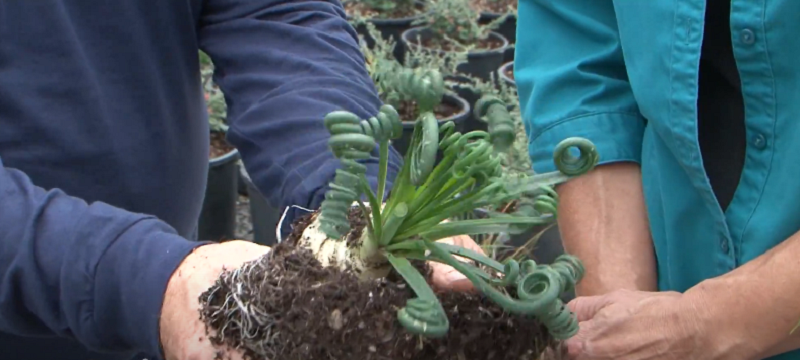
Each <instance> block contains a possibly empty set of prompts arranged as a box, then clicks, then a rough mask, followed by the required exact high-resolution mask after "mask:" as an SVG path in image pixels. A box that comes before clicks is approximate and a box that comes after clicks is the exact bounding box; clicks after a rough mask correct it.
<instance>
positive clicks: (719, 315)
mask: <svg viewBox="0 0 800 360" xmlns="http://www.w3.org/2000/svg"><path fill="white" fill-rule="evenodd" d="M731 289H736V287H735V286H733V284H730V283H728V281H727V279H724V278H714V279H710V280H706V281H703V282H701V283H699V284H698V285H696V286H694V287H692V288H691V289H689V290H687V291H686V292H685V293H684V295H683V296H682V299H681V300H682V303H683V306H684V309H685V311H687V312H688V313H689V314H690V316H685V317H683V318H684V319H686V321H687V323H686V324H683V325H685V326H692V327H694V328H695V329H696V333H697V334H698V341H699V344H698V346H702V347H704V348H706V349H708V350H707V352H706V354H707V358H708V359H725V360H728V359H730V360H737V359H740V360H755V359H760V358H761V357H760V356H759V354H761V353H762V352H763V349H762V348H763V347H764V346H760V345H759V344H758V343H757V342H754V341H753V340H754V339H753V338H752V337H751V336H749V334H750V332H752V331H758V329H748V328H747V325H745V324H747V323H748V321H743V320H744V319H745V317H747V316H750V314H752V312H749V311H744V312H743V311H740V310H739V309H738V307H735V306H731V303H732V302H731V300H732V301H733V302H742V301H744V300H742V299H739V298H737V296H736V294H732V293H731ZM734 292H735V291H734ZM747 307H749V306H747Z"/></svg>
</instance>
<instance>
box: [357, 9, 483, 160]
mask: <svg viewBox="0 0 800 360" xmlns="http://www.w3.org/2000/svg"><path fill="white" fill-rule="evenodd" d="M368 27H369V31H370V32H371V33H373V34H374V33H375V28H374V27H371V26H369V25H368ZM394 48H395V42H394V41H392V40H391V39H380V40H376V41H375V43H374V46H373V47H369V46H368V45H366V44H365V42H364V41H362V42H361V49H362V52H363V53H364V57H365V59H366V66H367V71H368V72H369V74H370V76H371V77H372V79H373V81H374V83H375V87H376V89H377V91H378V96H379V97H380V98H381V100H383V101H384V102H385V103H387V104H391V105H392V106H393V107H394V108H395V109H397V111H398V113H399V114H400V118H401V119H403V121H402V124H403V129H404V130H403V134H402V136H400V137H399V138H397V139H394V140H393V141H392V146H393V147H394V148H395V149H396V150H397V151H398V152H400V154H401V155H405V153H406V152H407V150H408V147H409V144H410V142H411V137H412V134H413V131H414V126H415V120H416V119H417V118H418V117H419V116H420V114H422V113H425V112H429V111H430V112H432V113H433V114H434V116H435V117H436V119H438V121H439V122H440V123H441V124H444V123H446V122H448V121H452V122H453V123H455V124H456V127H457V128H459V129H460V127H461V125H462V124H463V122H464V121H465V120H466V119H467V117H468V116H469V113H470V106H469V104H468V103H467V102H466V101H465V100H464V99H462V98H461V97H459V96H458V95H457V94H455V93H449V92H447V91H446V88H445V84H444V78H443V75H442V73H441V71H439V69H440V68H441V67H440V64H439V63H434V62H432V61H433V60H436V61H438V60H441V58H433V57H426V56H425V54H424V53H421V52H417V51H411V52H409V53H408V54H406V58H407V60H408V61H406V62H405V65H404V64H401V63H400V62H399V61H398V60H397V59H396V58H394V56H393V55H392V49H394Z"/></svg>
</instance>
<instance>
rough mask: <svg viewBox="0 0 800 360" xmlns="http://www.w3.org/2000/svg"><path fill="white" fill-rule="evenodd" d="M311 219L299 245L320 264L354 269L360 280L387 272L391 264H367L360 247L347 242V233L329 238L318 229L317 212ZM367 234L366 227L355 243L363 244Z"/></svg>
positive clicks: (374, 277) (380, 276) (377, 277)
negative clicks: (338, 237)
mask: <svg viewBox="0 0 800 360" xmlns="http://www.w3.org/2000/svg"><path fill="white" fill-rule="evenodd" d="M312 219H313V221H312V222H311V224H309V225H308V227H306V229H305V230H303V236H302V238H301V239H300V242H299V246H302V247H304V248H306V249H309V250H311V252H312V253H313V254H314V257H315V258H316V259H317V260H319V262H320V263H322V266H324V267H328V266H335V267H338V268H339V269H341V270H344V271H348V270H349V271H355V272H356V273H358V274H359V275H360V278H361V279H362V280H372V279H379V278H383V277H385V276H386V275H388V274H389V270H390V269H391V266H389V265H388V264H381V265H379V266H375V265H371V266H370V265H368V264H367V263H366V262H365V261H364V260H363V259H362V258H361V256H360V255H361V248H360V247H359V246H349V245H348V244H347V236H348V235H347V234H345V236H344V237H343V238H341V239H336V240H334V239H329V238H328V235H326V234H325V233H324V232H322V230H320V225H321V224H320V221H319V213H317V214H314V215H312ZM368 236H369V232H368V231H367V229H366V228H365V229H363V231H362V232H361V238H360V239H359V241H358V242H357V244H359V245H360V244H363V243H364V241H365V240H366V239H367V237H368Z"/></svg>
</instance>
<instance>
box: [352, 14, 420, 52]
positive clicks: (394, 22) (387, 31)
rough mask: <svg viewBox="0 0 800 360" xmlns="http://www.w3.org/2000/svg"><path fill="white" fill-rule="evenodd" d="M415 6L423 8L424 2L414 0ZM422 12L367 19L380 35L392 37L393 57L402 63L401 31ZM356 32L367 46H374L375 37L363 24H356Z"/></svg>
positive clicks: (403, 48)
mask: <svg viewBox="0 0 800 360" xmlns="http://www.w3.org/2000/svg"><path fill="white" fill-rule="evenodd" d="M347 3H348V1H344V2H343V5H346V4H347ZM416 7H417V9H418V10H420V12H422V11H424V10H425V3H424V2H422V1H416ZM421 17H422V14H421V13H420V14H419V15H414V16H409V17H403V18H397V19H377V18H370V19H368V20H367V21H368V22H369V23H372V24H373V25H375V28H376V29H378V31H379V32H380V33H381V36H382V37H383V38H384V39H394V41H395V47H394V51H393V54H394V57H395V58H396V59H397V60H398V61H399V62H400V63H403V60H404V59H405V53H406V52H405V47H404V46H403V45H402V42H401V37H402V35H403V32H404V31H406V30H408V29H409V28H410V27H411V24H413V23H414V21H416V20H417V19H419V18H421ZM350 19H351V18H350V16H349V15H348V20H350ZM356 32H358V33H359V34H360V35H362V36H363V37H364V41H366V43H367V46H368V47H370V48H372V47H373V46H375V39H373V38H372V36H370V34H369V31H367V27H366V25H364V24H359V25H357V26H356Z"/></svg>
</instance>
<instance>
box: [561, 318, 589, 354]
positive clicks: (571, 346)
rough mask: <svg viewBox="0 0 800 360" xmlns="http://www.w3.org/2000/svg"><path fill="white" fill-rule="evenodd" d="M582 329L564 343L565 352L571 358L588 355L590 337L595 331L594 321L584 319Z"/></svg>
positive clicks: (580, 325) (581, 324)
mask: <svg viewBox="0 0 800 360" xmlns="http://www.w3.org/2000/svg"><path fill="white" fill-rule="evenodd" d="M579 327H580V330H578V333H577V334H575V336H573V337H571V338H569V339H567V340H565V341H564V343H563V344H562V347H563V348H564V350H563V352H564V353H565V354H566V355H567V357H568V358H570V359H576V358H581V357H582V356H585V355H588V353H587V352H588V350H589V349H588V348H589V339H590V338H591V336H592V333H593V332H594V321H592V320H589V321H584V322H581V323H580V324H579Z"/></svg>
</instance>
